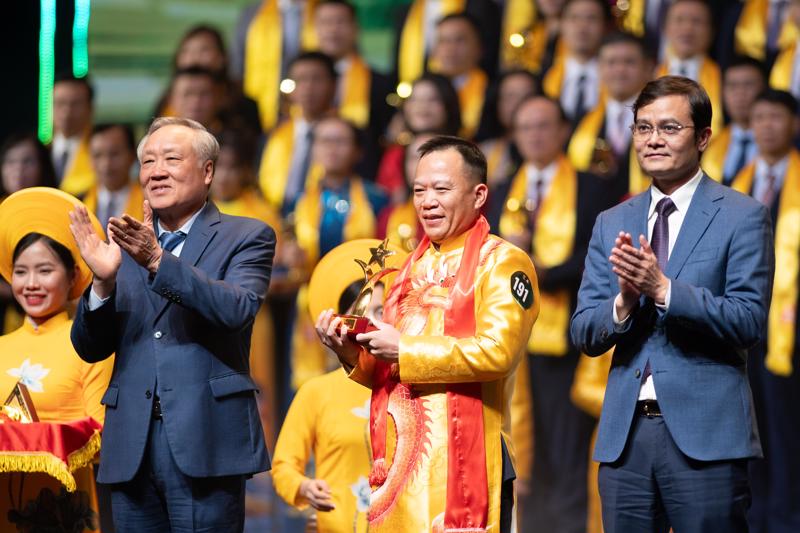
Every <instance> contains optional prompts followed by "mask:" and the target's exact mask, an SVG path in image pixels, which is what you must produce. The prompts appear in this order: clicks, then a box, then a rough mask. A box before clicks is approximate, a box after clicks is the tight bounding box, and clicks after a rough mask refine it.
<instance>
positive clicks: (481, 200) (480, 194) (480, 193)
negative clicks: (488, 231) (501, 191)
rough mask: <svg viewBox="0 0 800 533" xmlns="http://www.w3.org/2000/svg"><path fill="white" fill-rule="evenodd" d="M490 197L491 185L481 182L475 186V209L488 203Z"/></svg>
mask: <svg viewBox="0 0 800 533" xmlns="http://www.w3.org/2000/svg"><path fill="white" fill-rule="evenodd" d="M488 197H489V187H487V186H486V184H485V183H479V184H477V185H476V186H475V209H480V208H482V207H483V205H484V204H485V203H486V199H487V198H488Z"/></svg>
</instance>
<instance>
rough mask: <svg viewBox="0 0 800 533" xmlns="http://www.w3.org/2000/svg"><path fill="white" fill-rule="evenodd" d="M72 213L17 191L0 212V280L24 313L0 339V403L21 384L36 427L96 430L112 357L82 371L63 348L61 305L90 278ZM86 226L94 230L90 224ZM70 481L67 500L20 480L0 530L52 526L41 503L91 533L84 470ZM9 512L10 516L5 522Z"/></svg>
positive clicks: (65, 332)
mask: <svg viewBox="0 0 800 533" xmlns="http://www.w3.org/2000/svg"><path fill="white" fill-rule="evenodd" d="M77 205H81V204H80V202H79V201H78V200H76V199H75V198H73V197H71V196H69V195H67V194H66V193H63V192H61V191H58V190H55V189H49V188H30V189H26V190H23V191H20V192H18V193H15V194H13V195H11V196H10V197H9V198H8V199H6V200H5V201H4V202H3V204H2V205H0V227H2V228H3V233H2V236H0V274H2V276H3V278H5V279H6V280H7V281H8V282H9V283H10V284H11V287H12V291H13V294H14V298H15V299H16V300H17V302H19V304H20V305H21V306H22V308H23V310H24V311H25V320H24V323H23V325H22V327H21V328H19V329H18V330H16V331H14V332H13V333H9V334H8V335H3V336H2V337H0V354H2V367H3V368H2V372H0V394H2V395H3V398H5V395H7V394H9V393H10V392H11V389H12V388H13V387H14V385H15V384H16V383H17V382H21V383H23V384H24V385H26V386H27V388H28V390H29V392H30V394H31V399H32V401H33V405H34V408H35V410H36V413H37V416H38V418H39V421H41V422H70V421H75V420H79V419H82V418H85V417H92V418H94V419H95V420H96V421H98V422H100V423H101V424H102V423H103V421H104V418H105V408H104V407H103V406H102V405H100V399H101V397H102V395H103V393H104V392H105V389H106V387H107V386H108V382H109V379H110V378H111V371H112V368H113V364H114V360H113V357H112V358H109V359H108V360H106V361H104V362H102V363H99V364H95V365H92V364H88V363H85V362H84V361H82V360H81V359H80V358H79V357H78V355H77V354H76V353H75V350H74V349H73V347H72V343H71V342H70V329H71V326H72V320H71V319H70V318H69V316H68V313H67V309H68V305H69V302H70V301H71V300H74V299H76V298H78V297H79V296H80V295H81V293H82V292H83V290H84V289H85V288H86V287H87V286H88V285H89V283H90V282H91V272H90V271H89V269H88V268H87V266H86V265H85V263H83V261H82V260H81V258H80V254H79V253H78V252H77V249H76V246H75V244H74V240H73V239H72V236H71V235H70V233H69V219H68V215H67V213H68V212H69V211H70V210H71V209H73V208H74V207H75V206H77ZM92 222H93V224H94V225H95V227H96V228H97V229H98V230H99V229H100V224H99V222H98V221H97V219H96V218H94V216H92ZM9 476H12V477H13V479H12V480H9V479H8V478H9ZM17 476H18V475H16V474H13V475H12V474H3V475H2V476H0V483H2V485H3V486H6V485H7V483H8V482H9V481H14V486H15V487H16V486H17V485H16V483H17V481H18V480H17ZM75 479H76V482H77V486H78V489H77V491H76V492H74V493H71V494H70V493H61V491H60V486H59V484H58V482H57V481H56V480H55V479H53V478H50V477H49V476H46V475H45V474H26V475H25V477H24V485H22V489H21V490H20V491H19V492H17V493H15V494H14V498H12V499H13V501H14V502H21V505H19V503H17V505H15V504H14V503H12V501H10V499H8V498H2V499H0V530H2V531H9V530H12V528H13V527H14V526H12V525H11V523H10V522H9V520H12V521H14V522H18V523H19V521H21V520H23V519H25V520H32V521H33V522H34V523H41V524H45V523H47V521H48V520H50V519H51V518H52V516H51V512H50V511H51V509H50V508H49V507H48V506H47V505H46V502H47V500H48V496H50V497H51V498H54V499H57V500H64V499H66V500H67V501H62V503H65V504H68V505H70V506H73V508H74V509H75V510H77V511H78V512H77V513H76V514H75V516H73V517H71V518H72V519H74V520H75V523H76V524H80V523H83V524H84V525H85V526H86V527H87V528H89V529H92V530H95V529H96V526H97V524H98V517H97V497H96V492H95V484H94V476H93V474H92V469H91V467H86V468H83V469H81V470H78V471H77V472H76V473H75ZM11 509H14V510H15V511H16V513H15V514H11V515H10V514H9V511H10V510H11ZM52 512H55V511H54V510H52ZM12 517H13V519H12ZM62 519H63V518H62ZM90 525H91V527H90ZM76 527H78V526H76ZM34 530H35V529H34ZM69 530H70V531H83V530H84V528H83V527H78V529H69Z"/></svg>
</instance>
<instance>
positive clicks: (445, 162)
mask: <svg viewBox="0 0 800 533" xmlns="http://www.w3.org/2000/svg"><path fill="white" fill-rule="evenodd" d="M465 167H466V165H465V164H464V159H463V158H462V156H461V154H460V153H459V152H458V151H457V150H456V149H454V148H448V149H445V150H439V151H434V152H430V153H428V154H427V155H425V156H423V157H422V158H421V159H420V160H419V163H418V164H417V174H416V177H415V178H414V208H415V209H416V210H417V216H418V217H419V219H420V222H421V223H422V228H423V230H424V231H425V234H426V235H427V236H428V238H430V240H431V242H433V243H434V244H441V243H442V242H444V241H446V240H448V239H451V238H453V237H457V236H458V235H461V234H462V233H464V232H465V231H467V230H468V229H469V228H470V227H471V226H472V225H473V224H474V223H475V220H477V218H478V216H479V215H480V210H481V207H482V206H483V204H484V203H485V202H486V191H487V189H486V185H484V184H482V183H480V181H479V180H478V179H477V178H475V177H473V176H472V175H471V174H470V171H469V169H467V168H465Z"/></svg>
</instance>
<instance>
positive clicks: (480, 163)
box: [417, 135, 486, 184]
mask: <svg viewBox="0 0 800 533" xmlns="http://www.w3.org/2000/svg"><path fill="white" fill-rule="evenodd" d="M445 150H455V151H456V152H458V153H459V155H461V159H462V160H463V161H464V167H465V168H466V169H467V170H468V172H469V174H470V176H469V177H470V178H471V179H472V180H473V181H475V182H476V183H482V184H486V157H485V156H484V155H483V152H481V150H480V148H478V146H477V145H476V144H475V143H472V142H470V141H468V140H466V139H462V138H461V137H454V136H452V135H439V136H436V137H434V138H433V139H430V140H429V141H427V142H425V143H424V144H423V145H422V146H420V147H419V149H418V150H417V153H418V154H419V157H420V159H422V158H423V157H425V156H426V155H428V154H430V153H433V152H443V151H445Z"/></svg>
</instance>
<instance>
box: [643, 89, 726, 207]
mask: <svg viewBox="0 0 800 533" xmlns="http://www.w3.org/2000/svg"><path fill="white" fill-rule="evenodd" d="M636 124H637V125H638V124H649V125H651V126H653V127H658V128H659V129H661V131H657V130H656V129H654V130H653V131H652V133H651V134H650V135H649V136H646V137H641V138H639V137H637V136H636V135H634V148H635V149H636V157H637V159H638V160H639V165H640V166H641V167H642V171H644V173H645V174H647V175H648V176H650V177H652V178H653V180H654V181H655V183H656V185H657V186H658V187H659V189H661V190H662V191H664V192H665V194H669V192H667V191H666V190H665V189H667V190H674V189H675V188H677V187H679V186H680V185H682V184H683V183H685V182H687V181H689V180H690V179H691V178H692V177H693V176H694V175H695V173H696V172H697V169H698V167H699V166H700V156H701V155H702V151H704V150H705V149H706V146H708V141H709V139H710V137H711V128H704V129H703V130H701V131H696V128H695V125H694V123H693V122H692V115H691V109H690V107H689V100H688V98H687V97H686V96H683V95H668V96H662V97H660V98H656V99H655V100H654V101H653V102H651V103H650V104H648V105H645V106H642V107H641V108H640V109H639V110H638V112H637V114H636ZM669 126H677V127H678V128H680V129H679V131H678V132H677V133H674V134H672V135H666V134H665V133H663V128H664V127H669Z"/></svg>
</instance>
